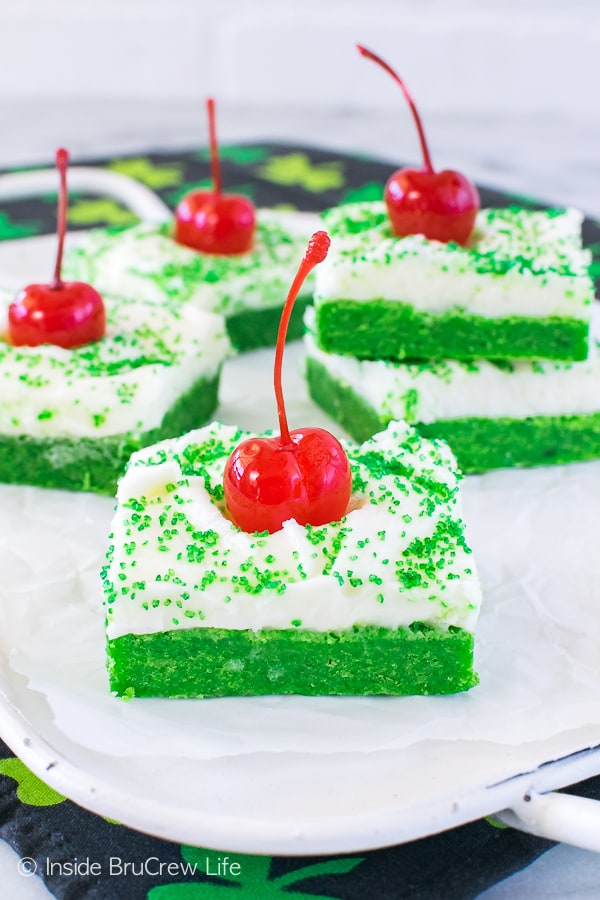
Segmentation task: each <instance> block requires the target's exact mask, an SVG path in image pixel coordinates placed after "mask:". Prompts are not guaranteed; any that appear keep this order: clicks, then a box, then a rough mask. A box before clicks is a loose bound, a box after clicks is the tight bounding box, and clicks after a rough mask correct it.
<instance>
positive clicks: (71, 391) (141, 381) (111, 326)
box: [0, 291, 231, 494]
mask: <svg viewBox="0 0 600 900" xmlns="http://www.w3.org/2000/svg"><path fill="white" fill-rule="evenodd" d="M13 299H14V292H8V291H2V292H0V320H2V319H4V320H5V321H6V316H7V310H8V306H9V304H10V303H11V302H12V300H13ZM104 301H105V308H106V315H107V329H106V335H105V336H104V337H103V338H102V339H101V340H99V341H97V342H95V343H92V344H87V345H85V346H82V347H77V348H74V349H68V350H67V349H64V348H62V347H57V346H55V345H51V344H42V345H40V346H38V347H26V346H23V347H15V346H12V345H11V344H8V343H6V342H5V341H3V340H0V386H1V393H0V451H1V452H0V481H3V482H9V483H13V484H31V485H36V486H38V487H53V488H67V489H72V490H83V491H96V492H100V493H109V494H113V493H114V492H115V490H116V485H117V480H118V478H119V476H120V475H121V474H122V473H123V471H124V468H125V464H126V462H127V460H128V459H129V456H130V454H131V453H132V452H133V451H134V450H137V449H139V448H140V447H143V446H144V445H145V444H147V443H154V442H155V441H157V440H160V439H161V438H163V437H169V436H172V435H174V434H180V433H181V432H182V431H183V430H189V429H190V428H194V427H197V426H198V425H200V424H203V423H204V422H206V421H207V419H209V418H210V417H211V415H212V413H213V412H214V410H215V407H216V406H217V393H218V386H219V377H220V372H221V366H222V363H223V361H224V359H225V358H226V356H228V355H229V354H230V352H231V347H230V343H229V340H228V338H227V335H226V333H225V323H224V321H223V318H222V317H221V316H218V315H215V314H213V313H205V312H201V311H200V310H197V309H194V308H193V307H181V308H175V309H171V308H168V307H167V306H166V305H165V306H164V307H157V306H156V305H154V304H149V303H142V302H141V301H139V300H138V301H136V302H132V301H130V300H124V299H115V298H110V297H108V296H106V295H105V297H104ZM4 330H5V329H4V328H0V333H2V332H3V331H4Z"/></svg>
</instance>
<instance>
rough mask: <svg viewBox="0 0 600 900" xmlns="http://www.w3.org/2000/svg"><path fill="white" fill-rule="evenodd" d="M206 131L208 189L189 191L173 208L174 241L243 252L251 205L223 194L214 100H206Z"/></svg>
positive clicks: (250, 230)
mask: <svg viewBox="0 0 600 900" xmlns="http://www.w3.org/2000/svg"><path fill="white" fill-rule="evenodd" d="M206 106H207V110H208V127H209V134H210V162H211V171H212V180H213V190H212V191H191V192H190V193H189V194H186V195H185V197H183V199H182V200H181V201H180V202H179V204H178V206H177V208H176V210H175V230H174V237H175V240H176V241H177V243H178V244H184V245H185V246H186V247H192V248H193V249H194V250H200V251H201V252H202V253H215V254H222V255H233V254H236V253H247V252H248V251H249V250H250V249H251V247H252V243H253V241H254V228H255V222H256V216H255V212H254V204H253V203H252V202H251V201H250V200H248V198H247V197H243V196H242V195H241V194H224V193H223V191H222V186H221V166H220V163H219V150H218V145H217V135H216V127H215V101H214V100H213V99H212V98H210V99H208V100H207V101H206Z"/></svg>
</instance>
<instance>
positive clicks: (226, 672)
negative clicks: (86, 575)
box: [103, 422, 481, 697]
mask: <svg viewBox="0 0 600 900" xmlns="http://www.w3.org/2000/svg"><path fill="white" fill-rule="evenodd" d="M249 436H250V435H249V434H248V433H246V432H242V431H239V430H236V429H235V428H232V427H226V426H223V425H220V424H218V423H213V424H210V425H207V426H205V427H204V428H202V429H199V430H197V431H194V432H191V433H189V434H187V435H185V436H183V437H181V438H179V439H174V440H168V441H163V442H162V443H160V444H157V445H156V446H154V447H148V448H145V449H143V450H141V451H139V452H138V453H136V454H135V455H134V456H133V457H132V459H131V462H130V464H129V466H128V468H127V471H126V474H125V475H124V477H123V479H122V480H121V482H120V484H119V490H118V496H117V509H116V513H115V517H114V520H113V526H112V534H111V541H110V549H109V552H108V562H107V565H106V567H105V569H104V571H103V581H104V590H105V610H106V628H107V654H108V671H109V677H110V686H111V688H112V691H113V692H114V693H116V694H117V695H120V696H124V697H132V696H136V697H148V696H166V697H214V696H225V695H252V694H306V695H316V694H445V693H451V692H456V691H462V690H466V689H468V688H470V687H472V686H473V685H474V684H476V683H477V676H476V675H475V673H474V671H473V641H474V634H473V632H474V628H475V623H476V620H477V616H478V612H479V607H480V600H481V589H480V584H479V580H478V576H477V573H476V569H475V564H474V562H473V558H472V554H471V551H470V549H469V547H468V545H467V543H466V541H465V535H464V524H463V521H462V520H461V517H460V498H459V494H458V485H459V475H458V473H457V469H456V464H455V460H454V458H453V456H452V453H451V451H450V450H449V448H448V447H447V445H446V444H444V443H443V442H438V441H431V440H428V439H425V438H422V437H420V436H419V435H418V433H417V432H416V431H415V430H414V429H413V428H411V427H409V426H407V425H406V424H405V423H403V422H393V423H390V424H389V426H388V428H387V429H386V431H384V432H383V433H381V434H378V435H376V436H375V437H373V438H372V439H371V440H369V441H367V442H366V443H365V444H363V445H362V446H352V447H351V448H349V450H348V453H349V459H350V465H351V469H352V474H353V496H352V502H351V506H350V508H351V511H349V512H348V514H347V515H346V516H344V517H343V519H342V520H341V521H338V522H332V523H330V524H327V525H323V526H319V527H313V526H310V525H307V526H301V525H299V524H298V523H297V522H296V521H294V520H289V521H287V522H285V523H284V525H283V528H282V529H281V530H280V531H278V532H275V533H273V534H268V533H266V532H264V533H254V534H248V533H246V532H243V531H241V530H240V529H239V528H237V527H236V526H235V525H234V524H233V523H232V522H231V521H230V520H229V518H228V517H227V515H226V511H225V508H224V499H223V497H224V495H223V486H222V482H223V471H224V467H225V464H226V461H227V459H228V457H229V456H230V454H231V452H232V451H233V450H234V449H235V447H236V446H237V445H238V444H239V443H240V441H242V440H244V439H246V438H248V437H249Z"/></svg>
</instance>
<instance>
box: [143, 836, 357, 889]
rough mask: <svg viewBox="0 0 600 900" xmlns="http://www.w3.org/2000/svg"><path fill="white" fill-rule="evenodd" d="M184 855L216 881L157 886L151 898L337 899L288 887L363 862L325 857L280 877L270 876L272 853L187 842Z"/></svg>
mask: <svg viewBox="0 0 600 900" xmlns="http://www.w3.org/2000/svg"><path fill="white" fill-rule="evenodd" d="M181 855H182V857H183V859H184V860H185V862H186V863H187V864H188V866H189V869H190V872H191V873H193V874H195V873H199V874H202V875H206V876H207V877H212V878H214V879H215V881H214V882H208V881H202V882H197V883H192V882H189V881H188V882H185V883H182V884H168V885H163V886H161V887H155V888H152V889H151V890H150V891H149V892H148V900H235V898H236V897H237V898H239V900H283V898H285V897H294V898H295V900H336V898H335V897H329V896H328V897H326V896H324V895H323V894H305V893H304V892H302V891H297V890H294V891H288V890H287V888H288V887H289V886H290V885H294V884H296V883H297V882H299V881H304V880H306V879H308V878H315V877H317V876H319V875H344V874H346V873H347V872H351V871H352V869H354V868H355V867H356V866H358V865H359V863H361V862H362V859H360V858H356V857H354V858H344V859H331V860H324V861H323V862H318V863H314V864H312V865H309V866H301V867H300V868H299V869H294V871H293V872H288V873H286V874H285V875H280V876H279V877H278V878H269V874H270V870H271V857H270V856H246V855H241V854H239V855H235V856H228V855H227V854H225V853H217V852H216V851H214V850H202V849H201V848H197V847H186V846H183V847H182V848H181ZM218 882H226V884H223V883H218Z"/></svg>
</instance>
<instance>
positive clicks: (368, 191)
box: [340, 181, 383, 203]
mask: <svg viewBox="0 0 600 900" xmlns="http://www.w3.org/2000/svg"><path fill="white" fill-rule="evenodd" d="M370 200H383V185H382V184H380V183H379V182H378V181H369V182H368V183H367V184H361V186H360V187H356V188H351V189H350V190H348V191H346V193H345V194H344V196H343V197H342V199H341V201H340V202H341V203H366V202H368V201H370Z"/></svg>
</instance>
